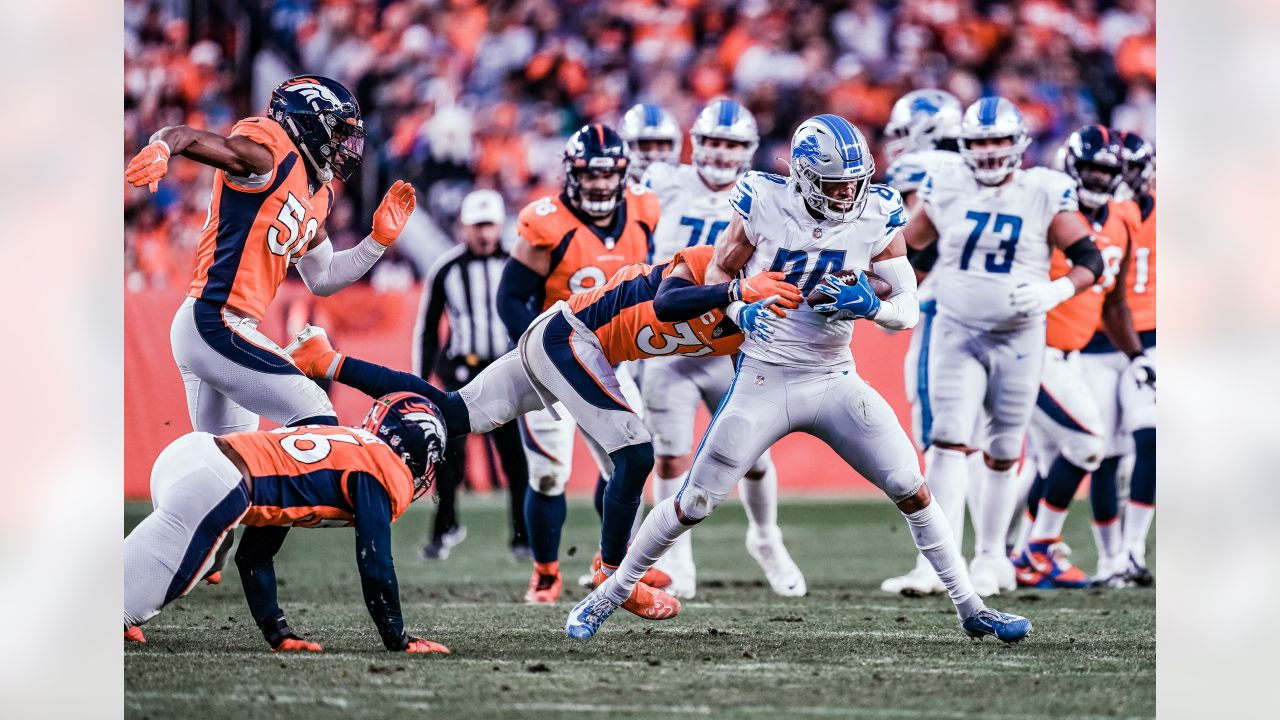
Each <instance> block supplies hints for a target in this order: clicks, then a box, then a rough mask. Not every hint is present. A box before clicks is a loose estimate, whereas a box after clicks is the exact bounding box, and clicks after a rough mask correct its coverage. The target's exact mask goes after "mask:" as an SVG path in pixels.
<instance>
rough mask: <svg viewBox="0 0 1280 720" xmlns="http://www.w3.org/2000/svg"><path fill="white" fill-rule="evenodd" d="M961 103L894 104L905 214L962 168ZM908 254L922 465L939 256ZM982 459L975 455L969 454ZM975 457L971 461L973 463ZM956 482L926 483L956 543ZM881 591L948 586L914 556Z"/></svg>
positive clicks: (914, 404) (910, 386) (910, 363)
mask: <svg viewBox="0 0 1280 720" xmlns="http://www.w3.org/2000/svg"><path fill="white" fill-rule="evenodd" d="M963 112H964V107H963V106H962V105H961V104H960V101H959V100H957V99H956V97H955V96H954V95H952V94H951V93H949V92H946V91H945V90H932V89H930V90H913V91H911V92H909V93H907V94H906V95H903V96H902V97H901V98H899V99H898V101H897V102H896V103H894V104H893V110H892V111H891V112H890V114H889V124H888V125H886V126H885V129H884V134H885V136H886V137H888V138H889V140H888V141H887V142H886V144H885V154H886V155H887V156H888V157H889V160H890V164H889V169H888V170H887V171H886V173H885V184H887V185H889V186H890V187H892V188H893V189H894V190H897V191H898V192H899V193H901V194H902V200H903V203H904V204H905V205H906V206H907V210H908V211H909V212H915V210H916V208H917V206H918V205H919V193H918V192H917V191H918V190H919V189H920V186H921V185H923V184H924V180H925V177H926V176H927V175H928V174H929V172H930V171H931V170H932V171H934V172H937V170H938V169H939V168H942V167H947V166H953V165H954V166H963V165H964V160H963V159H962V158H961V157H960V154H959V150H960V148H959V145H958V144H957V141H956V140H957V138H958V137H959V135H960V115H961V114H962V113H963ZM907 257H908V258H910V260H911V264H912V266H913V267H915V270H916V280H917V282H918V283H919V292H918V297H919V298H920V323H919V324H917V325H916V327H915V328H913V329H912V332H911V344H910V345H908V346H907V355H906V357H905V358H904V359H903V368H902V379H903V384H904V385H905V387H906V394H907V401H908V402H909V403H911V421H912V422H911V425H912V427H911V430H912V435H913V436H914V439H915V442H916V447H917V448H919V449H920V450H923V451H925V467H928V464H929V462H930V460H929V456H928V447H929V431H930V426H931V425H932V423H933V413H932V412H931V410H930V408H929V374H928V373H927V372H924V370H925V369H927V367H928V365H927V363H928V360H929V336H930V335H931V334H932V330H933V318H934V316H936V315H937V314H938V303H937V301H936V300H934V299H933V284H932V283H931V282H929V281H928V273H929V271H930V270H931V269H932V268H933V263H934V261H936V260H937V258H938V253H937V249H936V248H934V247H930V248H927V249H925V250H923V251H921V252H912V251H911V250H910V249H908V251H907ZM971 457H973V458H975V459H976V460H977V462H978V463H981V457H980V456H978V455H977V454H976V453H975V454H974V455H973V456H971ZM973 462H974V460H970V463H971V464H972V463H973ZM955 479H956V480H957V482H954V483H947V482H945V481H944V482H941V483H938V484H930V486H929V490H930V491H932V492H933V496H934V499H935V500H936V502H937V503H938V506H939V507H941V508H942V511H943V512H944V513H946V515H947V522H948V523H950V524H951V530H952V532H954V533H955V540H956V547H961V546H962V541H963V538H964V500H965V496H966V494H967V490H968V489H969V488H968V485H969V483H968V482H967V481H968V480H969V478H967V477H966V476H965V475H957V476H956V478H955ZM880 589H881V590H883V591H885V592H889V593H894V594H898V593H903V594H907V595H932V594H934V593H940V592H943V591H945V590H946V588H945V587H943V585H942V581H941V580H939V579H938V575H937V573H935V572H934V571H933V566H932V565H930V564H929V559H928V558H926V557H925V556H924V555H917V557H916V566H915V567H914V568H913V569H912V570H911V571H910V572H908V573H907V574H905V575H899V576H897V577H892V578H889V579H887V580H885V581H884V582H883V583H881V584H880Z"/></svg>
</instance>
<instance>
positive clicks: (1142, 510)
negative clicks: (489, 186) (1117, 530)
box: [1124, 501, 1156, 563]
mask: <svg viewBox="0 0 1280 720" xmlns="http://www.w3.org/2000/svg"><path fill="white" fill-rule="evenodd" d="M1155 514H1156V509H1155V507H1153V506H1151V505H1143V504H1142V503H1136V502H1133V501H1130V502H1129V504H1128V505H1126V506H1125V508H1124V549H1125V550H1127V551H1129V553H1131V554H1132V555H1133V556H1134V557H1135V558H1137V559H1138V561H1139V562H1142V563H1145V562H1146V560H1147V535H1148V533H1150V532H1151V519H1152V518H1154V517H1155Z"/></svg>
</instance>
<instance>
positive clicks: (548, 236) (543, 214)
mask: <svg viewBox="0 0 1280 720" xmlns="http://www.w3.org/2000/svg"><path fill="white" fill-rule="evenodd" d="M573 220H574V218H573V214H572V213H570V212H569V211H568V210H566V209H564V208H563V207H562V206H561V205H560V201H559V200H557V199H556V198H554V197H551V196H550V195H547V196H545V197H541V198H538V199H537V200H534V201H533V202H531V203H529V204H528V205H525V206H524V209H522V210H521V211H520V216H519V217H518V218H517V220H516V231H517V232H518V233H519V234H520V237H522V238H524V240H525V242H527V243H529V244H530V245H532V246H534V247H555V246H556V245H558V244H559V243H560V238H561V237H563V236H564V234H565V233H566V232H568V231H569V228H570V227H572V225H573Z"/></svg>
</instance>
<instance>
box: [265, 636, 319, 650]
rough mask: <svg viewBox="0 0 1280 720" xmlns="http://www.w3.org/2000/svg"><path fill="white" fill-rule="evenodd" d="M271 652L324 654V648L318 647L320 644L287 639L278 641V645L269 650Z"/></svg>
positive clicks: (296, 638) (291, 638)
mask: <svg viewBox="0 0 1280 720" xmlns="http://www.w3.org/2000/svg"><path fill="white" fill-rule="evenodd" d="M271 652H324V648H323V647H321V646H320V643H314V642H311V641H309V640H303V639H302V638H300V637H289V638H285V639H284V640H282V641H280V644H279V645H277V646H275V647H273V648H271Z"/></svg>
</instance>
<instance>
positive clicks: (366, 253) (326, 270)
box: [298, 237, 387, 297]
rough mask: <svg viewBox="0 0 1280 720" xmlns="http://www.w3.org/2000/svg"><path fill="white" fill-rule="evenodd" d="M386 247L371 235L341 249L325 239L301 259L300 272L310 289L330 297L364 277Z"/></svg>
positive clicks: (299, 263)
mask: <svg viewBox="0 0 1280 720" xmlns="http://www.w3.org/2000/svg"><path fill="white" fill-rule="evenodd" d="M386 250H387V248H386V247H385V246H384V245H383V244H382V243H380V242H378V241H377V240H374V239H373V238H372V237H366V238H365V239H364V240H361V241H360V244H359V245H356V246H355V247H353V248H350V249H348V250H340V251H338V252H334V251H333V243H331V242H329V241H328V240H325V241H324V242H322V243H320V244H319V245H317V246H316V247H314V248H312V249H310V250H308V251H307V254H306V255H303V256H302V258H301V259H299V260H298V274H299V275H301V276H302V282H303V283H305V284H306V286H307V289H308V290H310V291H311V292H312V293H315V294H316V295H319V296H321V297H327V296H329V295H332V294H334V293H336V292H338V291H339V290H341V289H343V288H345V287H347V286H348V285H350V284H351V283H353V282H355V281H357V280H359V279H360V278H362V277H364V274H365V273H367V272H369V268H371V267H373V264H374V263H376V262H378V258H380V257H382V254H383V253H384V252H386Z"/></svg>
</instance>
